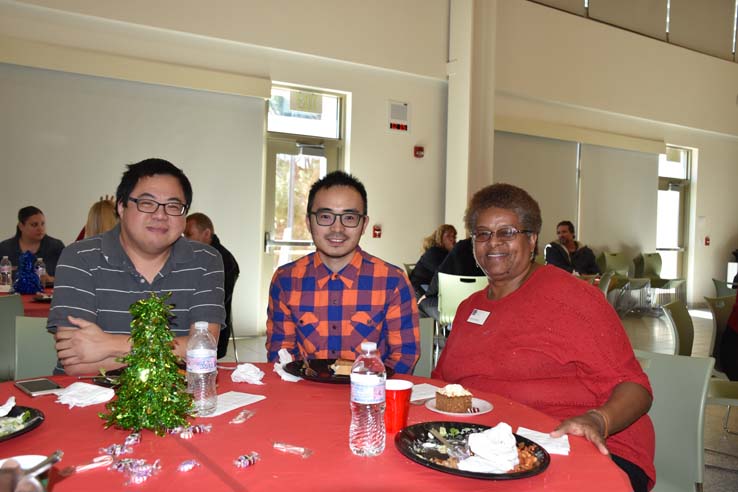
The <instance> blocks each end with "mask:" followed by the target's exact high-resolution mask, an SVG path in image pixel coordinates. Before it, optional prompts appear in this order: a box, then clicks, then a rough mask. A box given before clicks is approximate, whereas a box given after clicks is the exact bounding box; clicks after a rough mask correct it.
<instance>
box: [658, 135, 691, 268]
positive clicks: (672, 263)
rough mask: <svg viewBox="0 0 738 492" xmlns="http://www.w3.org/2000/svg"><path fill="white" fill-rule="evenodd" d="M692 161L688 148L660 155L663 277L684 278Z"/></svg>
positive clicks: (660, 227) (659, 210)
mask: <svg viewBox="0 0 738 492" xmlns="http://www.w3.org/2000/svg"><path fill="white" fill-rule="evenodd" d="M690 158H691V152H690V151H689V149H683V148H678V147H671V146H669V147H667V150H666V154H661V155H660V156H659V190H658V200H657V205H656V210H657V216H656V250H657V251H658V252H659V254H660V255H661V277H662V278H679V277H681V276H682V271H683V267H682V261H683V256H684V230H685V224H686V217H687V215H686V210H687V203H688V197H689V167H690Z"/></svg>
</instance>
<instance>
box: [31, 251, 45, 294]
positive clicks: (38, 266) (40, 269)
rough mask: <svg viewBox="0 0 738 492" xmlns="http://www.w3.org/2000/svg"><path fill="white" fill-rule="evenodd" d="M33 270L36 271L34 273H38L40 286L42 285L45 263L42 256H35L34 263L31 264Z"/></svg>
mask: <svg viewBox="0 0 738 492" xmlns="http://www.w3.org/2000/svg"><path fill="white" fill-rule="evenodd" d="M33 271H34V272H36V275H38V278H39V280H41V286H42V287H43V285H44V281H43V277H44V275H46V263H44V259H43V258H41V257H38V258H36V263H34V264H33Z"/></svg>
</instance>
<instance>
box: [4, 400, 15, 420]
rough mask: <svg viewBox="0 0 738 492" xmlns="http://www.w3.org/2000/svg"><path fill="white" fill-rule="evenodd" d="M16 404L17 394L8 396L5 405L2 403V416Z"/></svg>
mask: <svg viewBox="0 0 738 492" xmlns="http://www.w3.org/2000/svg"><path fill="white" fill-rule="evenodd" d="M14 406H15V396H11V397H10V398H8V401H6V402H5V403H4V404H3V405H0V417H5V416H6V415H7V414H9V413H10V411H11V410H12V409H13V407H14Z"/></svg>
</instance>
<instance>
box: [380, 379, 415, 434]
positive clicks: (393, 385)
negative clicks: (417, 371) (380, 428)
mask: <svg viewBox="0 0 738 492" xmlns="http://www.w3.org/2000/svg"><path fill="white" fill-rule="evenodd" d="M385 390H386V400H387V405H386V407H385V409H384V426H385V428H386V430H387V432H388V433H390V432H397V431H399V430H400V429H403V428H405V427H406V426H407V412H408V410H409V409H410V394H411V393H412V392H413V383H412V382H411V381H407V380H404V379H388V380H387V383H386V385H385Z"/></svg>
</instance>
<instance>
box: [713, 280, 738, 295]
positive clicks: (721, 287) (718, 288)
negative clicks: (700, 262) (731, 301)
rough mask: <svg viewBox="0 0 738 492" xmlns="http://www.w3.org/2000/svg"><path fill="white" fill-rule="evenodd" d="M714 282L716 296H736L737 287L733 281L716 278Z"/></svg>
mask: <svg viewBox="0 0 738 492" xmlns="http://www.w3.org/2000/svg"><path fill="white" fill-rule="evenodd" d="M712 283H713V284H714V285H715V297H727V296H733V297H735V296H736V292H738V291H736V288H735V287H734V286H735V284H734V283H733V282H724V281H722V280H718V279H716V278H714V279H712Z"/></svg>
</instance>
